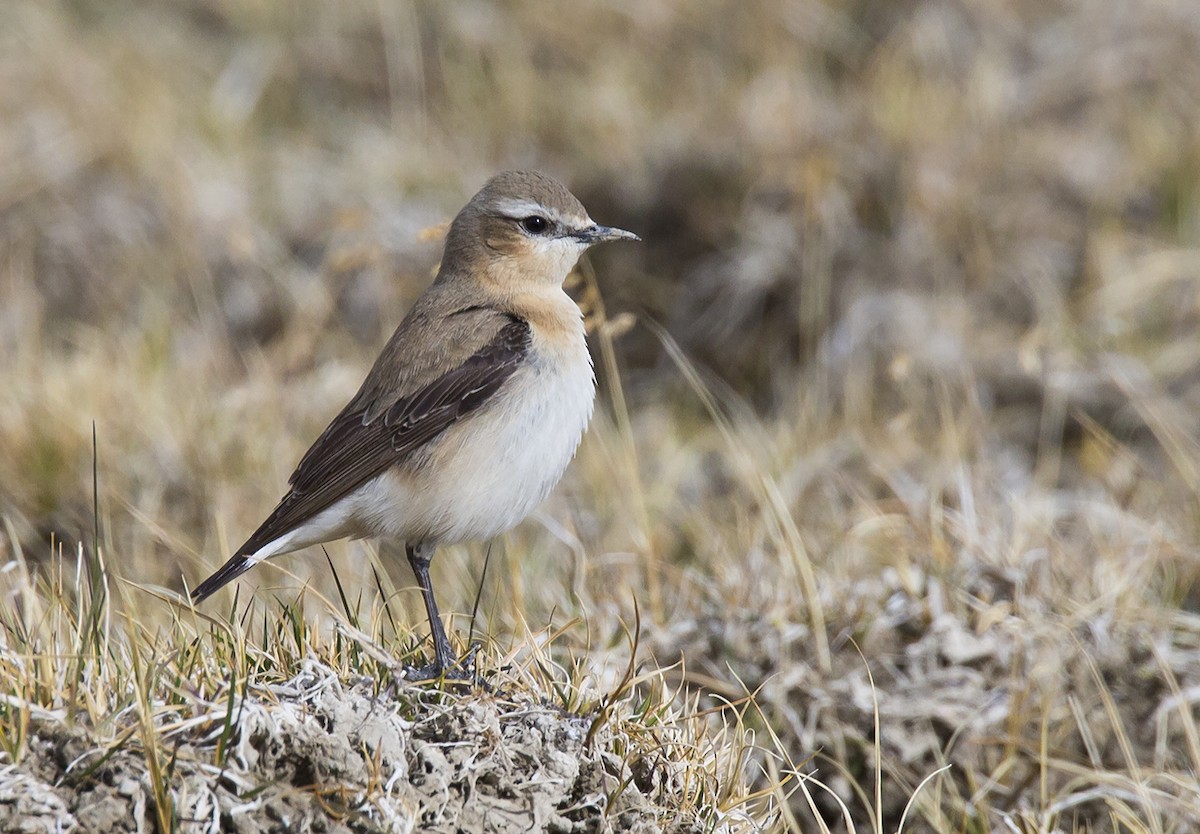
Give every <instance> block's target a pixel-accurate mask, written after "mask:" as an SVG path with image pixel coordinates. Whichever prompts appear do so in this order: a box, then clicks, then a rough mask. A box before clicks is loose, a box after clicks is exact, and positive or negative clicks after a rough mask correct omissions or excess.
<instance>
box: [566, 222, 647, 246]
mask: <svg viewBox="0 0 1200 834" xmlns="http://www.w3.org/2000/svg"><path fill="white" fill-rule="evenodd" d="M571 237H573V238H575V239H576V240H578V241H580V242H581V243H586V244H587V245H588V246H591V245H593V244H596V243H604V242H605V241H607V240H641V238H640V237H638V236H637V235H635V234H634V233H633V232H627V231H625V230H624V229H614V228H613V227H612V226H588V227H587V228H586V229H582V230H581V231H578V232H574V233H573V234H572V235H571Z"/></svg>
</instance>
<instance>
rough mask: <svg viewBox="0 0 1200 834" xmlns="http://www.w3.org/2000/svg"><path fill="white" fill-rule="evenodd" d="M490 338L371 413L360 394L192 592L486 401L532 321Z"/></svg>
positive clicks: (508, 371) (522, 346)
mask: <svg viewBox="0 0 1200 834" xmlns="http://www.w3.org/2000/svg"><path fill="white" fill-rule="evenodd" d="M508 319H509V321H508V322H507V323H506V324H505V325H504V326H503V327H501V328H500V330H499V332H498V333H497V334H496V336H495V338H493V339H492V340H491V341H490V342H488V343H487V344H486V345H485V346H484V347H483V348H481V349H480V350H479V351H477V352H476V353H474V354H472V355H471V356H470V357H468V358H467V360H466V361H464V362H463V363H462V364H461V365H459V366H458V367H457V368H454V369H453V370H451V371H447V372H446V373H444V374H442V375H441V376H439V377H437V378H436V379H434V380H433V381H432V382H430V383H429V384H428V385H426V386H424V387H423V388H419V389H417V390H416V391H415V392H413V393H412V394H411V395H409V396H407V397H402V398H401V399H399V400H397V401H396V402H395V403H394V404H393V405H392V406H391V407H389V408H388V409H387V410H385V411H383V412H382V413H380V414H377V415H375V416H374V418H373V419H370V412H371V411H372V406H373V405H374V403H373V401H366V402H364V401H363V400H362V398H360V397H355V398H354V399H353V400H351V402H350V404H349V405H348V406H346V408H345V409H344V410H343V411H342V413H341V414H339V415H338V416H337V417H335V418H334V419H333V422H332V423H330V424H329V426H328V427H327V428H326V429H325V431H324V432H322V434H321V436H320V437H319V438H317V441H316V442H315V443H314V444H313V445H312V448H310V449H309V450H308V452H306V453H305V455H304V457H303V458H301V460H300V464H299V465H298V466H297V467H296V471H295V472H293V473H292V477H291V478H290V479H289V480H288V482H289V484H290V485H291V489H290V490H289V491H288V493H287V495H285V496H284V497H283V500H282V501H280V502H279V506H277V507H276V508H275V509H274V511H273V512H272V513H271V515H270V516H268V517H267V520H266V521H264V522H263V523H262V525H261V526H260V527H259V528H258V529H257V530H256V531H254V535H252V536H251V537H250V538H249V539H248V540H247V541H246V543H245V544H243V545H242V546H241V547H240V548H238V551H237V553H235V554H234V556H233V557H232V558H231V559H230V560H229V561H228V562H226V563H225V565H224V566H223V567H222V568H221V569H220V570H219V571H217V572H216V573H215V574H213V575H212V576H210V577H209V578H208V579H206V580H204V582H202V583H200V585H199V586H198V587H197V588H196V590H194V591H193V592H192V598H193V599H194V600H196V601H199V600H201V599H204V598H205V597H207V596H208V595H210V594H212V593H213V592H214V591H216V590H217V589H218V588H220V587H221V586H222V585H224V584H225V583H227V582H229V581H230V580H232V579H234V578H235V577H237V576H239V575H240V574H242V573H244V572H245V571H246V570H247V569H248V568H249V567H250V566H251V563H250V562H249V560H248V559H247V557H248V556H250V555H252V554H253V553H255V552H257V551H258V550H259V549H260V548H261V547H263V546H264V545H266V544H268V543H269V542H272V541H274V540H275V539H277V538H279V537H280V536H282V535H284V534H285V533H287V532H289V531H291V530H293V529H295V528H296V527H298V526H299V525H301V524H303V523H304V522H305V521H308V520H309V519H310V518H312V517H313V516H315V515H316V514H317V513H320V512H321V511H323V510H325V509H328V508H329V507H331V506H332V505H333V504H334V503H336V502H337V501H338V500H340V499H341V498H344V497H345V496H346V495H348V494H350V493H351V492H353V491H354V490H355V489H357V488H358V487H360V486H362V485H363V484H364V483H366V482H367V481H369V480H371V479H372V478H374V477H375V476H376V475H379V474H380V473H382V472H383V471H384V470H386V469H387V468H388V467H390V466H394V465H395V464H397V463H401V462H402V461H404V460H405V458H407V457H408V456H409V455H411V454H412V453H413V452H414V451H415V450H417V449H420V448H421V447H422V446H424V445H425V444H426V443H428V442H429V441H431V440H433V439H434V438H436V437H437V436H438V435H440V434H441V433H442V432H444V431H445V430H446V429H448V428H450V426H452V425H454V423H455V422H457V421H458V420H460V419H462V417H464V416H465V415H467V414H470V413H471V412H472V411H474V410H475V409H476V408H478V407H479V406H481V405H482V404H483V403H484V402H486V401H487V400H488V398H489V397H491V396H492V395H493V394H495V393H496V391H498V390H499V389H500V387H501V386H502V385H503V384H504V382H505V380H507V379H508V378H509V377H510V376H512V374H513V372H515V371H516V370H517V368H518V367H520V365H521V362H522V361H524V359H525V357H526V354H527V352H528V350H529V344H530V339H531V336H530V330H529V324H528V323H527V322H525V321H523V320H522V319H519V318H516V317H515V316H509V317H508Z"/></svg>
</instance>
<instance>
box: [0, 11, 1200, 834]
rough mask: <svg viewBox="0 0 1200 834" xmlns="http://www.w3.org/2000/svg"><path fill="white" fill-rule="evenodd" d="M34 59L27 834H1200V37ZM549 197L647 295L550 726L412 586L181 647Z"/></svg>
mask: <svg viewBox="0 0 1200 834" xmlns="http://www.w3.org/2000/svg"><path fill="white" fill-rule="evenodd" d="M4 15H5V24H4V26H3V27H0V78H3V79H4V80H5V83H4V84H0V256H2V257H0V301H2V303H0V355H2V356H3V357H4V359H5V361H4V362H3V363H0V389H2V390H3V391H4V396H3V398H0V553H2V558H0V564H2V568H0V594H2V599H3V601H2V603H0V831H2V832H4V834H8V832H17V831H20V832H34V831H43V830H45V831H54V830H101V829H103V830H108V831H120V830H129V831H134V830H159V831H164V832H165V831H169V830H195V831H216V830H228V831H234V830H237V831H266V830H285V829H294V828H295V827H296V826H298V825H301V826H305V827H308V828H310V829H312V830H321V829H322V828H324V830H331V831H333V830H338V831H340V830H352V831H373V830H380V829H382V830H401V831H403V830H455V827H456V826H461V827H462V828H464V829H465V830H472V831H483V830H497V831H506V830H510V829H509V828H505V827H504V826H506V825H510V820H513V821H515V820H518V819H519V822H512V823H511V824H512V826H513V828H512V830H516V829H517V828H524V829H527V828H530V827H533V828H538V827H540V828H543V829H545V830H559V831H572V830H580V831H582V830H588V831H592V830H629V831H643V830H659V829H672V828H673V830H677V831H691V830H697V831H700V830H703V831H707V830H754V829H767V830H781V831H782V830H788V831H820V830H825V829H826V828H827V829H828V830H839V829H841V830H844V829H845V827H846V826H853V827H854V828H855V829H856V830H862V831H868V830H887V831H895V830H897V829H898V828H901V827H902V828H903V829H904V830H905V831H937V832H951V831H953V832H1002V831H1003V832H1013V831H1017V832H1043V831H1044V832H1057V831H1063V832H1066V831H1121V832H1138V834H1140V833H1141V832H1154V834H1159V832H1163V833H1164V834H1165V832H1185V831H1192V830H1196V828H1197V827H1200V790H1198V789H1197V778H1196V774H1197V773H1198V772H1200V727H1198V722H1197V717H1198V709H1200V707H1198V704H1200V503H1198V499H1200V440H1198V438H1200V301H1198V299H1200V10H1198V9H1197V7H1196V4H1195V3H1193V2H1191V0H1165V1H1164V2H1157V3H1136V2H1128V3H1125V2H1114V3H1096V2H1086V1H1085V0H1074V2H1053V3H1046V2H1034V0H1021V1H1020V2H1001V0H983V1H982V2H977V3H971V4H961V3H954V2H948V0H915V2H907V3H850V2H841V1H840V0H830V1H829V2H824V3H820V2H805V3H790V2H764V3H759V4H750V5H747V4H742V3H734V2H716V1H715V0H714V1H713V2H693V3H682V2H668V1H667V0H640V2H636V3H634V2H612V3H605V4H587V5H582V4H581V5H578V6H576V7H573V9H572V11H571V13H569V14H567V13H559V12H555V11H551V10H550V9H548V7H547V5H546V4H544V3H526V2H518V3H513V4H507V5H505V6H503V7H493V6H489V5H486V4H468V3H447V4H434V3H421V2H417V3H394V4H393V3H385V2H358V0H355V1H354V2H348V3H339V4H327V3H321V2H316V0H303V1H302V2H299V3H289V4H275V3H270V2H266V0H225V1H224V2H220V1H219V0H172V1H171V2H164V3H158V4H139V3H134V2H126V1H125V0H116V2H109V3H89V2H35V1H34V0H14V1H13V2H10V3H9V4H8V5H7V7H6V9H5V13H4ZM516 166H536V167H540V168H543V169H546V170H548V171H551V172H553V173H556V174H559V175H560V176H562V177H563V178H564V179H565V180H567V181H568V182H569V183H570V184H571V185H572V187H573V188H574V190H575V191H576V193H578V194H579V195H580V196H581V197H582V199H583V201H584V203H585V204H586V205H588V206H589V208H590V209H591V211H592V214H593V216H595V217H597V218H598V219H600V220H602V221H606V222H612V223H616V224H618V225H621V226H624V227H626V228H631V229H634V230H636V231H638V232H639V233H640V234H641V235H642V236H643V238H645V240H646V243H645V244H644V245H643V246H641V247H638V248H635V247H625V248H622V249H620V250H616V249H614V250H613V251H611V252H603V253H599V254H598V255H597V257H596V259H595V261H594V266H595V272H596V274H595V275H593V274H592V273H591V272H590V269H588V268H585V270H584V274H583V276H582V278H581V280H580V282H579V286H578V287H577V290H578V294H579V296H580V298H581V299H582V300H583V301H584V303H585V304H586V306H587V307H588V308H589V309H590V310H591V311H592V317H593V322H594V325H595V327H594V342H595V344H594V348H595V350H594V353H595V355H596V357H597V365H598V371H599V376H600V379H601V387H602V408H601V411H600V414H599V415H598V417H597V420H596V423H595V425H594V428H593V430H592V431H591V432H590V434H589V436H588V437H587V439H586V441H585V443H584V446H583V448H582V449H581V452H580V455H579V458H578V460H577V461H576V464H575V466H574V467H573V468H572V470H571V472H570V474H569V475H568V477H567V480H566V481H565V482H564V485H563V487H562V488H560V490H559V491H558V493H557V494H556V496H555V497H554V498H553V499H551V501H550V502H548V503H547V505H546V506H545V507H544V508H543V510H542V511H541V512H540V513H539V515H538V517H537V519H536V520H534V521H531V522H529V523H527V524H525V525H524V526H522V527H521V528H520V529H519V530H517V531H515V532H514V533H512V534H511V535H509V536H507V537H506V538H505V539H503V540H502V541H498V542H496V543H495V544H494V545H493V546H492V548H491V551H490V557H489V558H488V559H486V560H485V552H486V548H484V547H470V548H464V549H459V550H448V551H446V552H444V553H442V554H440V556H439V559H438V562H437V563H436V564H435V574H436V575H435V581H436V582H437V584H438V587H439V591H440V593H441V594H442V595H443V598H444V607H445V608H446V609H447V610H450V611H455V612H460V614H459V615H458V616H456V617H455V618H454V620H453V622H452V624H451V625H452V626H453V629H454V630H455V631H456V632H457V634H458V636H459V638H460V639H462V640H464V641H465V640H466V639H467V635H468V632H469V631H471V630H472V629H473V630H474V633H475V634H476V635H477V636H478V635H482V636H483V637H484V642H485V646H484V649H483V652H482V654H481V663H482V664H483V666H484V668H485V669H486V670H488V671H489V673H490V674H491V675H492V680H493V686H494V687H495V690H494V691H492V692H487V691H480V690H476V691H451V692H445V693H440V694H439V693H430V692H428V691H424V690H414V689H412V688H411V687H410V688H396V687H394V686H392V685H391V675H390V672H389V670H388V668H387V664H386V663H385V662H384V659H385V657H389V656H392V655H394V656H396V657H398V658H400V659H404V658H406V657H411V656H412V655H414V654H415V653H416V652H418V651H420V649H419V647H418V639H419V632H414V631H413V630H412V628H411V627H410V625H409V624H408V623H409V622H410V620H409V619H408V618H409V617H410V616H411V617H412V620H411V622H414V623H417V624H419V622H420V612H419V603H418V601H417V598H416V595H415V593H414V592H413V589H412V587H411V577H410V576H409V575H408V573H407V571H406V570H405V569H404V568H403V567H401V566H399V563H398V562H396V561H395V560H394V559H389V558H387V557H386V556H384V557H381V556H380V555H379V554H378V553H376V552H375V551H374V550H373V549H371V548H369V547H367V546H364V545H361V544H338V545H334V546H331V547H330V548H329V561H326V559H325V558H324V556H323V555H321V554H319V553H315V554H308V555H307V556H305V557H295V558H292V559H287V560H281V562H280V564H279V565H278V566H277V567H267V568H260V569H258V570H257V571H256V574H257V575H255V574H251V575H250V576H248V577H247V579H246V580H244V581H243V582H242V583H241V586H240V590H239V591H237V593H238V594H239V597H238V600H239V601H238V602H237V603H236V605H235V604H234V602H233V601H234V596H233V594H234V592H232V591H231V592H228V595H227V596H224V597H222V598H219V599H218V600H216V601H215V604H213V605H210V606H206V607H205V608H204V609H203V610H201V611H199V612H192V611H191V610H189V609H188V608H187V607H186V606H181V605H180V604H179V603H178V602H175V601H173V599H174V597H173V594H174V593H178V592H181V591H183V590H184V581H185V579H186V580H187V581H190V582H193V583H194V582H195V580H196V579H198V578H199V577H200V576H201V575H202V574H204V572H205V571H206V570H207V569H209V568H211V567H212V566H214V565H215V564H217V563H218V562H220V561H221V560H222V558H223V557H224V555H225V554H227V553H228V551H229V548H230V546H231V545H236V544H237V542H238V541H240V537H241V536H242V535H244V533H245V532H246V531H247V530H248V529H250V528H252V527H253V526H254V524H255V523H256V522H257V521H258V520H259V519H260V517H261V515H262V514H263V512H264V511H266V510H267V509H269V507H270V505H271V503H272V501H274V500H275V498H276V497H277V493H278V490H279V488H280V487H281V486H282V484H283V483H284V481H285V479H286V476H287V474H288V472H289V471H290V468H291V466H292V465H293V464H294V462H295V461H296V460H297V458H298V456H299V454H300V453H301V452H302V451H303V448H304V444H305V443H306V442H308V441H309V440H310V439H311V438H312V437H314V436H315V434H316V433H317V432H318V431H319V430H320V428H321V427H322V425H323V424H324V423H325V421H327V420H328V419H329V417H330V416H331V414H332V413H333V411H334V410H336V408H337V406H338V404H340V402H341V401H342V400H343V399H344V398H345V397H347V396H349V394H350V393H352V391H353V390H354V388H355V387H356V386H357V384H358V382H359V380H360V379H361V376H362V374H363V372H364V371H365V368H366V364H367V363H368V362H369V360H370V358H371V356H372V355H373V353H374V351H375V350H377V349H378V347H379V345H380V344H381V343H382V341H383V340H384V339H385V338H386V336H387V334H388V333H389V332H390V329H391V328H392V327H393V326H394V324H395V322H396V321H397V320H398V319H399V317H400V316H401V314H402V312H403V310H404V309H405V307H406V305H407V304H408V303H409V302H410V301H411V299H412V298H414V297H415V295H416V293H418V292H419V291H420V289H421V288H422V287H423V286H424V284H425V283H426V282H427V281H428V279H429V276H430V273H431V269H432V268H433V266H434V262H435V260H436V257H437V239H438V234H437V230H436V227H437V225H438V224H439V223H440V222H442V221H444V220H445V219H447V218H448V217H449V216H450V215H451V214H452V213H453V212H454V211H455V210H456V209H457V207H458V206H459V205H460V204H461V203H462V200H463V198H464V197H465V196H466V195H468V194H469V193H471V192H472V191H473V190H474V189H475V188H476V187H477V186H478V185H479V183H481V182H482V181H483V180H484V179H485V178H486V177H487V175H488V174H490V173H491V172H493V171H495V170H497V169H500V168H504V167H516ZM606 311H607V314H606ZM93 425H94V427H95V434H96V437H97V440H98V442H97V446H96V447H97V450H98V455H97V457H96V462H97V464H98V466H97V471H98V474H99V478H98V482H99V490H98V493H96V494H95V496H94V494H93V488H92V485H93V454H92V448H93V445H92V437H93V434H92V432H93ZM94 498H95V500H94ZM97 543H98V544H99V546H98V547H96V546H94V545H96V544H97ZM485 562H486V563H487V564H489V565H490V567H489V569H488V573H487V575H486V576H484V574H483V566H484V564H485ZM335 578H336V579H335ZM306 582H307V583H308V584H309V588H310V590H309V591H307V592H305V593H304V594H302V595H299V596H298V595H297V593H298V589H299V588H300V587H301V586H302V584H303V583H306ZM477 592H481V597H480V599H479V605H478V607H477V612H476V614H475V616H473V617H471V618H468V616H467V614H466V612H471V611H472V610H473V609H476V605H475V603H476V593H477ZM327 600H334V601H335V602H332V603H331V602H328V601H327ZM489 802H490V803H492V804H488V803H489ZM481 809H486V811H483V812H481ZM522 815H523V816H522Z"/></svg>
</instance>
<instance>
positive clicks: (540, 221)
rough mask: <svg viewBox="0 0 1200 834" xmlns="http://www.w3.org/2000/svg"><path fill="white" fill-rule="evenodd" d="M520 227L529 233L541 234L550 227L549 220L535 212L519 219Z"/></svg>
mask: <svg viewBox="0 0 1200 834" xmlns="http://www.w3.org/2000/svg"><path fill="white" fill-rule="evenodd" d="M521 228H522V229H524V230H525V231H527V232H529V234H531V235H542V234H545V233H546V231H547V230H548V229H549V228H550V221H548V220H547V219H546V218H544V217H540V216H539V215H536V214H531V215H530V216H529V217H526V218H524V219H523V220H521Z"/></svg>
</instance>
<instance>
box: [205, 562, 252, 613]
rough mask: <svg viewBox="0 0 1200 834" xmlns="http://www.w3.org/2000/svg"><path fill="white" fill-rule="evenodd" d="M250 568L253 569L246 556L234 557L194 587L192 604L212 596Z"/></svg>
mask: <svg viewBox="0 0 1200 834" xmlns="http://www.w3.org/2000/svg"><path fill="white" fill-rule="evenodd" d="M252 567H254V562H251V561H250V559H249V558H247V557H246V556H242V555H237V556H234V557H233V558H231V559H230V560H229V561H228V562H226V563H225V564H223V565H222V566H221V569H220V570H218V571H217V572H216V573H214V574H213V575H212V576H210V577H209V578H208V579H205V580H204V581H203V582H201V583H200V584H199V585H197V586H196V589H195V590H193V591H192V602H200V601H201V600H204V599H206V598H208V597H210V596H212V595H213V594H214V593H216V592H217V591H218V590H220V589H221V588H222V587H223V586H224V585H226V584H227V583H229V582H232V581H233V580H235V579H237V578H238V577H239V576H241V575H242V574H243V573H245V572H246V571H248V570H250V568H252Z"/></svg>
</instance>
